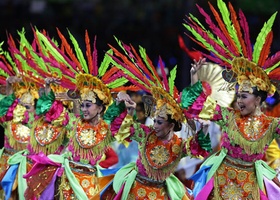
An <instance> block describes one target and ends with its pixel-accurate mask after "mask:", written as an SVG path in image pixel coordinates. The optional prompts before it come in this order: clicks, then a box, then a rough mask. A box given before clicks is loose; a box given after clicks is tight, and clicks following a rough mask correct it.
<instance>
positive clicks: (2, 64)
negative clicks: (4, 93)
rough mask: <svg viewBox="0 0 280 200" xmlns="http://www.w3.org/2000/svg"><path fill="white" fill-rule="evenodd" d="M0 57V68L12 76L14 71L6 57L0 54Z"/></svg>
mask: <svg viewBox="0 0 280 200" xmlns="http://www.w3.org/2000/svg"><path fill="white" fill-rule="evenodd" d="M0 59H1V61H2V62H1V61H0V68H1V69H3V71H5V72H6V73H7V74H8V75H9V76H14V75H15V72H14V70H13V68H12V67H11V65H10V64H9V63H8V61H7V60H6V58H5V57H4V56H3V55H0Z"/></svg>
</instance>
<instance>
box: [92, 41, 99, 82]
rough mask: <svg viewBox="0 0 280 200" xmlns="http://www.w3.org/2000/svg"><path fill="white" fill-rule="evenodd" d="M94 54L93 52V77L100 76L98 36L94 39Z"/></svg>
mask: <svg viewBox="0 0 280 200" xmlns="http://www.w3.org/2000/svg"><path fill="white" fill-rule="evenodd" d="M93 48H94V49H93V52H92V57H93V61H92V62H93V75H95V76H97V74H98V64H97V60H98V59H97V49H96V36H95V37H94V43H93Z"/></svg>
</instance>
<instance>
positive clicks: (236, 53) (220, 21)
mask: <svg viewBox="0 0 280 200" xmlns="http://www.w3.org/2000/svg"><path fill="white" fill-rule="evenodd" d="M208 4H209V6H210V9H211V11H212V13H213V15H214V17H215V19H216V21H217V22H218V25H219V27H220V29H221V30H222V32H223V33H224V34H225V36H226V38H227V39H228V41H229V43H230V46H228V48H231V47H232V48H233V49H232V51H231V52H232V53H233V54H234V55H235V56H239V53H238V49H237V47H236V45H235V43H234V41H233V40H232V38H231V37H230V35H229V33H228V31H227V29H226V27H225V24H224V23H223V21H222V19H221V17H220V16H219V13H218V12H217V11H216V10H215V8H214V7H213V6H212V4H211V3H210V2H208Z"/></svg>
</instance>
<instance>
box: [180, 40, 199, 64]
mask: <svg viewBox="0 0 280 200" xmlns="http://www.w3.org/2000/svg"><path fill="white" fill-rule="evenodd" d="M178 42H179V46H180V48H181V49H182V50H183V51H184V52H185V53H186V54H187V55H188V56H189V57H190V58H191V59H192V60H196V61H199V59H200V58H202V54H201V52H200V51H191V50H189V49H188V48H187V47H186V45H185V42H184V40H183V38H182V36H180V35H178Z"/></svg>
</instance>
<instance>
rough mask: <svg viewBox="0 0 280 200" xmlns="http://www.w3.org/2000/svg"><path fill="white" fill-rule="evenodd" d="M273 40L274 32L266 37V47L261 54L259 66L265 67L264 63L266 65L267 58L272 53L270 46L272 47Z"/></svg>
mask: <svg viewBox="0 0 280 200" xmlns="http://www.w3.org/2000/svg"><path fill="white" fill-rule="evenodd" d="M272 40H273V33H272V31H270V32H269V33H268V34H267V36H266V39H265V43H264V46H263V48H262V51H261V53H260V58H259V61H258V65H259V66H263V65H264V63H265V61H266V59H267V57H268V55H269V53H270V46H271V43H272Z"/></svg>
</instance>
